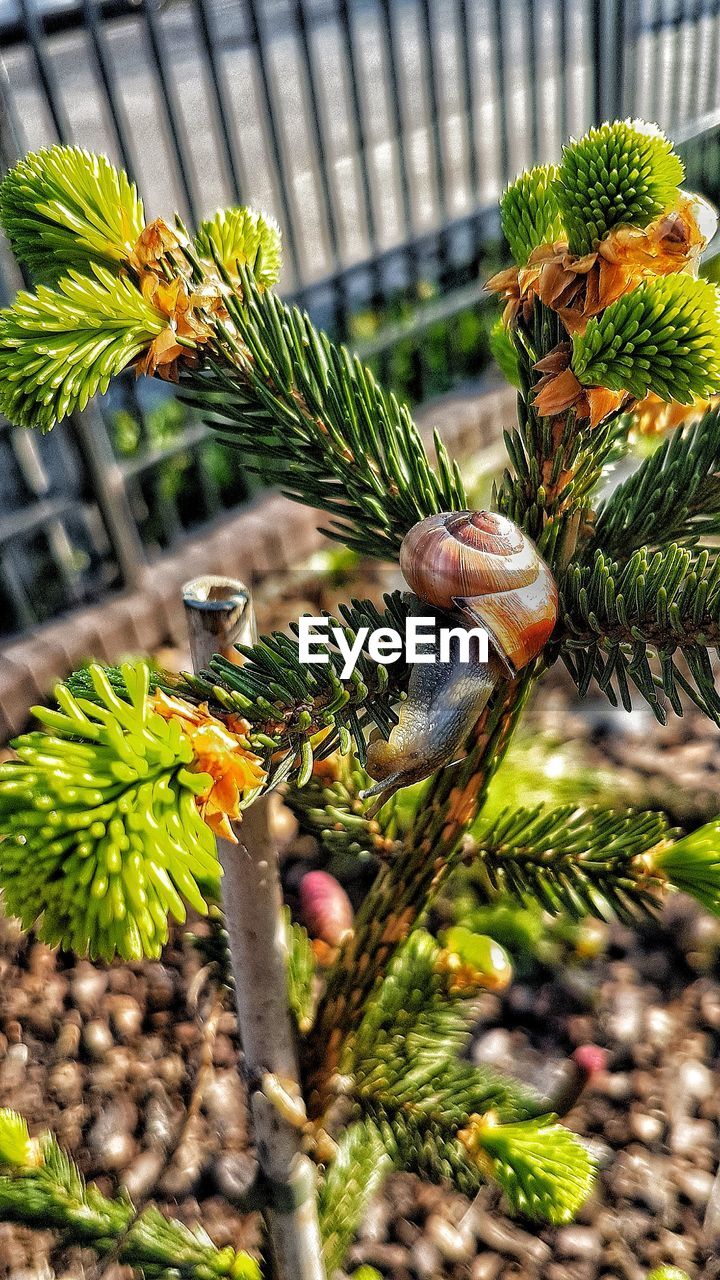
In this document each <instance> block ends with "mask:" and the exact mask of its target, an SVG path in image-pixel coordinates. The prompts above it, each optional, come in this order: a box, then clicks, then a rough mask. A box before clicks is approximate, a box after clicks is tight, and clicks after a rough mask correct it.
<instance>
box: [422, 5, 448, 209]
mask: <svg viewBox="0 0 720 1280" xmlns="http://www.w3.org/2000/svg"><path fill="white" fill-rule="evenodd" d="M419 9H420V19H421V23H422V31H423V35H424V37H425V52H424V63H425V76H426V81H427V91H428V100H429V110H430V132H431V134H432V165H433V171H434V175H435V190H436V193H437V202H438V211H439V213H440V218H441V221H442V222H445V220H446V218H447V178H446V172H445V155H444V151H443V140H442V133H441V129H440V99H439V96H438V77H437V67H436V65H435V63H436V52H435V37H434V34H433V27H432V22H431V20H430V3H429V0H420V3H419Z"/></svg>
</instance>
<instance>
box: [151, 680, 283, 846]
mask: <svg viewBox="0 0 720 1280" xmlns="http://www.w3.org/2000/svg"><path fill="white" fill-rule="evenodd" d="M152 707H153V710H154V711H156V712H157V713H158V715H161V716H162V717H163V719H165V720H176V721H177V722H178V723H179V725H180V728H181V729H182V731H183V733H185V734H187V736H188V737H189V738H190V742H191V744H192V748H193V752H194V753H195V765H196V769H197V772H198V773H208V774H209V775H210V777H211V778H212V784H211V786H210V787H209V789H208V790H207V791H206V792H205V793H204V795H201V796H199V797H198V801H197V803H198V807H199V809H200V813H201V815H202V818H203V820H204V821H205V822H206V823H207V824H208V826H209V827H211V828H212V830H213V831H214V832H215V834H216V835H218V836H222V837H223V838H224V839H225V840H231V841H233V843H235V844H236V843H237V837H236V836H235V834H234V832H233V829H232V826H231V825H230V823H231V820H237V819H238V818H240V817H241V801H242V800H243V799H244V798H245V797H246V796H247V795H248V794H249V793H250V792H251V791H254V790H255V789H256V787H260V786H262V784H263V782H264V781H265V779H266V777H267V774H266V772H265V769H264V768H263V763H262V760H261V759H260V757H259V756H257V755H255V754H254V753H253V752H252V751H251V750H250V748H249V747H248V746H247V745H246V743H245V742H243V741H242V740H241V739H240V737H238V733H243V732H247V730H248V729H249V728H250V726H249V724H248V723H247V721H243V720H240V718H239V717H238V716H233V717H232V725H233V730H232V731H231V729H230V728H229V723H230V722H228V724H225V723H223V721H222V720H218V719H217V717H216V716H214V715H212V713H211V712H210V711H209V710H208V708H207V705H206V704H203V705H202V706H200V707H195V706H193V705H192V703H190V702H185V700H184V699H183V698H178V697H176V696H172V697H170V696H168V695H167V694H166V693H163V691H162V690H161V689H156V690H155V693H154V694H153V696H152Z"/></svg>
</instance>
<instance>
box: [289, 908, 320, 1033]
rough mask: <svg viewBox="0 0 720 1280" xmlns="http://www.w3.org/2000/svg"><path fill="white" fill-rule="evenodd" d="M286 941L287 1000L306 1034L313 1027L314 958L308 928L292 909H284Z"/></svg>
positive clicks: (300, 1028) (299, 1027)
mask: <svg viewBox="0 0 720 1280" xmlns="http://www.w3.org/2000/svg"><path fill="white" fill-rule="evenodd" d="M283 918H284V921H285V938H286V941H287V949H288V999H289V1001H290V1008H291V1010H292V1013H293V1016H294V1018H295V1022H296V1023H297V1027H298V1030H299V1031H300V1033H301V1034H303V1035H304V1034H306V1033H307V1032H308V1031H309V1030H310V1028H311V1027H312V1017H313V1005H314V1002H315V993H314V990H313V987H314V982H315V957H314V955H313V949H312V946H311V943H310V936H309V934H308V932H307V929H304V928H303V926H302V925H301V924H296V923H295V922H294V921H293V920H291V918H290V910H289V908H288V907H285V908H284V910H283Z"/></svg>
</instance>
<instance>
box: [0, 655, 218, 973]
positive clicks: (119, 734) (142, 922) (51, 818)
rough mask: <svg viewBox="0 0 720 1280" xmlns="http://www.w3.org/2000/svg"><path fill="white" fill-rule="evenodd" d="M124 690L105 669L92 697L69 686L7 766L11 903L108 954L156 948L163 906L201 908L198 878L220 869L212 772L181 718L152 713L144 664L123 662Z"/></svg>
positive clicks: (2, 877) (77, 947) (2, 795)
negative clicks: (119, 691) (200, 766)
mask: <svg viewBox="0 0 720 1280" xmlns="http://www.w3.org/2000/svg"><path fill="white" fill-rule="evenodd" d="M121 674H122V678H123V681H124V684H125V687H126V691H127V698H128V700H127V701H126V700H125V699H123V698H119V697H118V696H117V695H116V694H115V692H114V691H113V688H112V686H111V684H110V681H109V680H108V679H107V677H106V676H105V673H104V672H103V671H102V669H101V668H99V667H91V668H90V669H89V673H88V675H89V679H90V680H92V683H93V685H94V689H95V693H96V696H97V701H95V702H90V701H88V700H86V699H84V698H79V699H76V698H74V697H73V695H72V694H71V693H70V692H69V690H68V689H67V688H65V687H63V686H62V685H60V686H58V689H57V701H58V706H59V708H60V709H59V710H57V711H53V710H49V709H47V708H43V707H37V708H35V715H36V716H37V718H38V719H39V720H40V722H41V724H42V726H43V729H42V730H40V731H37V732H33V733H28V734H24V735H23V737H21V738H19V739H17V741H16V742H15V744H14V745H15V749H16V751H17V753H18V756H19V759H18V760H17V761H12V760H11V761H7V762H5V763H4V764H1V765H0V783H1V786H0V823H1V824H2V830H3V833H4V835H5V839H4V840H3V842H2V844H1V845H0V884H2V887H3V889H4V890H5V901H6V905H7V908H8V910H9V911H10V912H11V913H12V914H14V915H18V916H19V917H20V919H21V920H22V922H23V924H24V926H25V928H30V927H31V926H33V925H35V926H36V927H37V928H38V932H39V936H40V937H41V938H43V939H45V940H46V941H47V942H49V943H51V944H52V945H58V944H60V945H62V946H65V947H68V948H71V949H72V950H74V951H75V952H76V954H78V955H84V954H90V955H91V956H98V957H101V958H102V959H106V960H111V959H112V958H113V956H114V955H115V954H118V955H120V956H122V957H123V958H124V959H126V960H139V959H140V958H141V957H142V956H143V955H145V956H150V957H157V956H159V954H160V951H161V948H162V946H163V944H164V942H165V941H166V940H167V936H168V914H170V915H172V916H173V917H174V918H175V919H176V920H183V919H184V918H185V907H184V905H183V897H184V898H185V899H187V901H188V902H189V903H190V904H191V905H192V906H193V907H194V908H195V909H196V910H197V911H200V912H204V911H205V901H204V898H203V895H202V893H201V892H200V889H199V888H198V883H197V881H198V878H203V877H208V878H213V877H214V878H217V868H218V864H217V861H216V855H215V843H214V839H213V836H212V834H211V832H210V829H209V828H208V827H207V826H206V825H205V823H204V822H203V821H202V818H201V817H200V813H199V811H198V808H197V805H196V803H195V797H196V795H198V794H201V793H202V792H203V791H204V790H206V789H207V786H208V784H209V782H210V779H209V778H208V776H207V775H205V774H199V773H193V772H191V769H192V766H193V765H194V759H195V758H194V754H193V750H192V747H191V744H190V740H189V738H188V737H187V736H186V735H184V734H182V733H181V731H180V729H179V727H178V724H177V722H176V721H168V720H165V719H163V718H162V717H161V716H159V715H157V714H155V713H153V712H152V711H151V709H150V706H149V703H148V701H147V690H148V679H149V676H148V670H147V667H146V666H145V664H143V663H138V664H136V665H135V666H130V665H126V666H124V667H122V668H121Z"/></svg>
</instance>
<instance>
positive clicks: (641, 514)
mask: <svg viewBox="0 0 720 1280" xmlns="http://www.w3.org/2000/svg"><path fill="white" fill-rule="evenodd" d="M719 460H720V409H711V410H709V412H707V413H706V414H704V415H703V417H702V418H701V419H700V421H699V422H696V423H695V424H694V425H693V426H691V427H687V428H686V429H684V430H678V431H675V432H673V434H672V435H670V436H668V438H667V439H666V440H663V441H662V443H661V444H660V445H659V446H658V448H657V449H655V450H654V452H653V453H651V454H650V456H649V457H647V458H645V459H644V460H643V461H642V462H641V464H640V466H639V467H638V468H637V469H636V470H635V471H634V472H633V473H632V475H630V476H628V478H627V480H624V481H623V482H622V484H619V485H618V486H617V488H616V489H614V490H613V492H612V494H611V495H610V497H609V498H607V499H606V500H605V501H604V502H601V503H599V505H598V508H597V518H596V521H595V528H594V533H593V538H592V542H591V544H590V546H591V548H592V549H595V548H596V547H600V548H602V550H603V552H604V554H605V555H606V556H612V557H613V558H615V559H616V560H618V561H620V562H622V561H623V560H627V559H628V558H629V557H630V556H631V555H632V554H633V552H634V551H636V550H637V549H638V548H640V547H643V546H647V547H651V548H655V547H660V546H662V545H663V544H667V543H668V542H677V543H680V544H681V545H685V546H691V547H692V546H696V545H698V544H700V545H703V544H704V543H706V541H707V540H708V539H710V538H715V537H717V535H718V534H720V470H719V469H718V462H719Z"/></svg>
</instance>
